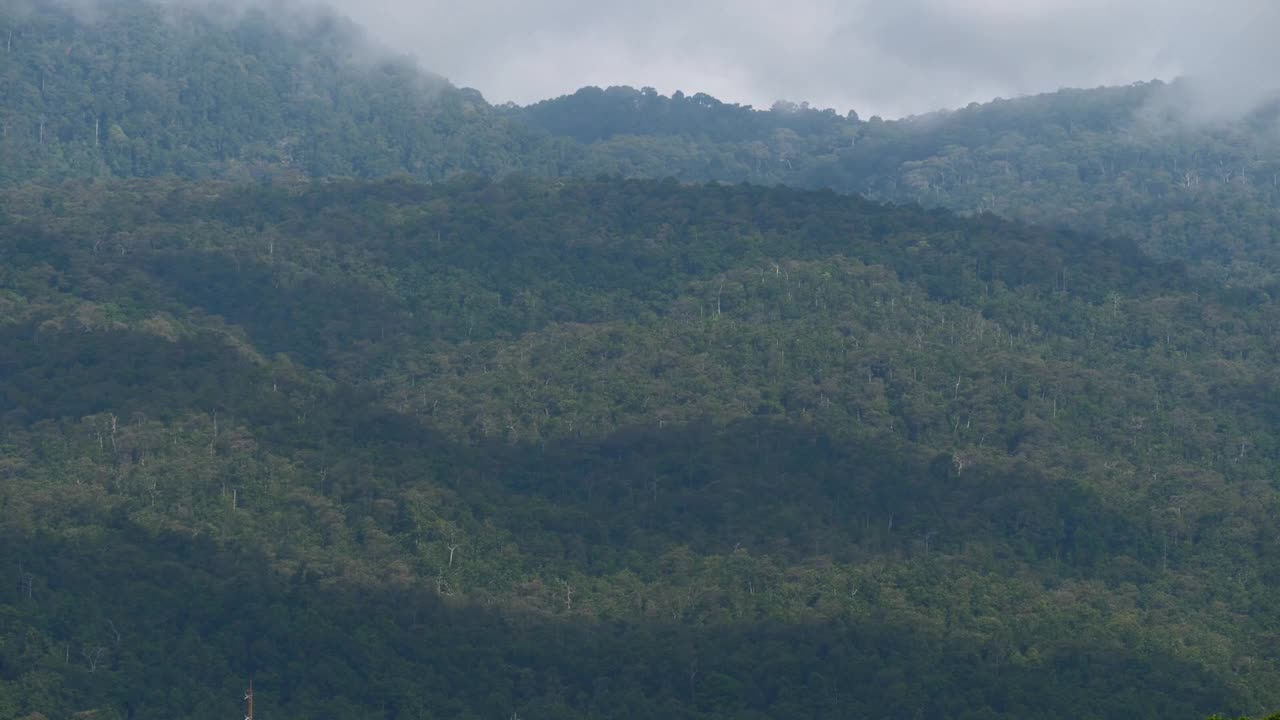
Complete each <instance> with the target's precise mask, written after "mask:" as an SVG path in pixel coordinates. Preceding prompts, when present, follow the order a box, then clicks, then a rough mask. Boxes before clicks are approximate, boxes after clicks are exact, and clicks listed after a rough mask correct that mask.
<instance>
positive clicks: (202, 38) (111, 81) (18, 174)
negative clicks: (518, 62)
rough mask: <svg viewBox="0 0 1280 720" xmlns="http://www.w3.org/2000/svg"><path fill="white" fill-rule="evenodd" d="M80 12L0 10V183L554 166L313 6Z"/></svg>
mask: <svg viewBox="0 0 1280 720" xmlns="http://www.w3.org/2000/svg"><path fill="white" fill-rule="evenodd" d="M22 5H23V4H22V3H19V6H22ZM90 7H91V9H86V8H84V7H83V6H82V4H77V3H69V4H64V3H61V2H58V1H57V0H47V1H45V2H38V3H35V4H33V5H32V6H30V7H25V9H24V7H13V6H10V5H8V4H6V6H5V7H4V8H0V43H3V52H0V152H3V159H4V161H3V163H0V183H5V182H8V183H12V182H17V181H24V180H31V179H62V178H75V177H102V176H124V177H153V176H161V175H178V176H183V177H189V178H198V177H208V176H228V177H238V178H243V179H249V178H252V177H254V176H256V175H261V174H263V173H278V172H283V171H293V172H303V173H308V174H312V175H353V176H362V177H367V176H380V175H387V174H391V173H396V172H409V173H413V174H416V175H419V176H422V177H427V178H439V177H445V176H447V175H448V174H450V173H453V172H458V171H470V172H479V173H497V172H501V171H504V170H508V169H511V168H512V167H520V168H524V169H528V170H533V171H538V172H543V173H552V174H554V173H556V172H559V168H558V167H557V166H556V165H554V164H550V165H548V166H547V167H542V166H540V164H539V162H538V160H537V159H536V158H537V157H538V156H539V152H535V151H534V150H533V149H532V146H534V145H537V142H535V141H534V139H533V138H532V137H531V135H534V134H532V133H530V132H528V131H526V130H524V129H522V128H520V127H518V126H513V125H512V124H511V123H508V122H506V121H505V120H503V119H502V118H499V117H497V116H496V115H495V114H494V111H493V109H492V108H491V107H490V106H489V105H488V104H487V103H486V102H485V101H484V99H483V98H482V97H480V95H479V93H476V92H475V91H468V90H459V89H457V88H455V87H453V86H451V85H449V84H448V83H447V82H446V81H445V80H444V79H443V78H439V77H434V76H430V75H427V74H424V73H423V72H422V71H420V70H418V69H417V68H416V67H415V66H414V65H413V64H412V63H411V62H409V61H407V60H403V59H397V58H394V57H392V56H390V55H388V54H386V53H384V52H382V51H380V50H377V49H375V48H374V47H373V46H372V45H371V44H369V43H367V42H365V41H364V40H363V38H362V35H361V33H360V31H359V30H358V29H357V28H354V27H353V26H351V25H350V24H349V23H347V22H345V21H343V20H341V19H339V18H336V17H334V16H332V15H329V14H327V13H324V12H321V11H308V12H301V11H297V12H295V13H293V14H290V15H288V16H287V18H288V19H287V26H286V25H284V24H282V22H283V21H282V16H280V15H278V14H267V13H264V12H262V11H257V10H243V11H237V10H233V9H232V8H230V7H224V6H221V5H218V4H216V3H214V2H208V3H204V2H199V1H193V2H189V3H161V4H155V3H150V2H145V1H144V0H100V1H99V2H95V3H93V4H92V5H91V6H90ZM299 13H300V14H299ZM537 135H538V137H539V138H540V140H539V141H538V142H541V143H542V144H543V145H547V144H548V143H547V140H546V138H545V136H543V135H541V134H537ZM549 144H550V145H552V146H554V145H555V143H549ZM543 152H544V154H545V155H546V157H550V151H549V150H546V151H543Z"/></svg>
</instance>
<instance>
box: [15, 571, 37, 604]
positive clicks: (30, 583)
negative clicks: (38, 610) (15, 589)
mask: <svg viewBox="0 0 1280 720" xmlns="http://www.w3.org/2000/svg"><path fill="white" fill-rule="evenodd" d="M18 583H19V585H20V586H21V588H22V594H23V595H26V596H27V599H28V600H31V599H32V598H33V595H34V593H35V585H36V576H35V575H33V574H32V573H29V572H27V571H26V570H24V569H23V568H22V563H18Z"/></svg>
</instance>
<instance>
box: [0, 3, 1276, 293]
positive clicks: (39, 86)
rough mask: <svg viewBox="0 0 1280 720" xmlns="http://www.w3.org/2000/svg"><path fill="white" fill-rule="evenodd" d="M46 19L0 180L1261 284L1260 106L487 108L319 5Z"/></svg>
mask: <svg viewBox="0 0 1280 720" xmlns="http://www.w3.org/2000/svg"><path fill="white" fill-rule="evenodd" d="M67 7H68V6H64V5H63V4H61V3H59V2H44V3H37V4H36V5H35V9H31V8H28V9H27V10H26V11H22V12H20V11H18V10H16V9H10V10H8V11H0V42H3V44H4V52H3V53H2V54H0V99H2V100H3V102H2V103H0V148H2V151H3V153H4V162H3V164H0V183H5V182H7V183H14V182H23V181H29V180H33V179H35V180H38V179H69V178H75V177H154V176H163V175H177V176H181V177H187V178H203V177H223V178H238V179H241V180H248V179H253V178H256V177H261V176H263V175H264V174H266V175H270V174H274V173H279V172H298V173H303V174H307V175H311V176H315V177H326V176H334V175H341V176H350V177H361V178H375V177H382V176H387V175H393V174H397V173H408V174H410V175H413V176H416V177H419V178H423V179H427V180H441V179H444V178H447V177H449V176H450V175H452V174H455V173H460V172H461V173H467V172H471V173H479V174H485V175H493V174H503V173H508V172H517V171H518V172H525V173H529V174H532V175H537V176H544V177H546V176H565V177H569V176H581V177H594V176H596V175H599V174H602V173H603V174H610V175H622V176H627V177H650V178H662V177H675V178H678V179H680V180H682V181H685V182H709V181H714V182H729V183H739V182H751V183H755V184H764V185H772V184H779V183H781V184H786V185H790V186H794V187H802V188H810V189H822V188H829V189H834V190H837V191H840V192H853V193H859V194H863V195H865V196H867V197H870V198H873V199H878V200H882V201H893V202H915V203H919V204H921V205H924V206H927V207H928V206H937V207H946V208H949V209H952V210H955V211H959V212H963V213H980V212H995V213H998V214H1001V215H1004V216H1007V217H1012V218H1016V219H1020V220H1025V221H1029V222H1035V223H1039V224H1045V225H1048V226H1060V225H1065V226H1069V227H1072V228H1075V229H1079V230H1085V231H1089V232H1096V233H1105V234H1107V235H1111V236H1126V237H1130V238H1133V239H1134V240H1135V241H1137V242H1138V243H1139V244H1140V245H1141V246H1142V247H1143V248H1144V249H1145V250H1146V251H1147V252H1148V253H1150V254H1152V255H1154V256H1158V257H1162V258H1166V259H1182V260H1185V261H1187V262H1189V263H1191V264H1192V265H1193V266H1195V267H1196V268H1197V269H1198V271H1199V272H1200V274H1203V275H1206V276H1210V277H1214V278H1216V279H1217V280H1219V281H1221V282H1228V283H1231V284H1234V285H1238V286H1242V287H1252V288H1260V289H1265V290H1267V291H1268V292H1274V291H1275V285H1276V283H1277V278H1276V275H1275V272H1276V268H1277V267H1278V266H1280V251H1277V250H1276V247H1277V242H1276V239H1277V238H1278V237H1280V217H1278V216H1277V211H1276V207H1277V206H1278V205H1280V202H1278V201H1280V183H1278V182H1277V177H1280V160H1277V158H1280V151H1278V148H1280V129H1278V127H1277V124H1276V112H1275V108H1274V107H1271V106H1267V107H1264V108H1261V109H1259V110H1257V111H1255V112H1253V113H1251V114H1249V115H1248V116H1246V117H1243V118H1239V119H1237V120H1235V121H1231V122H1225V121H1224V122H1220V123H1217V124H1204V123H1196V122H1192V121H1190V120H1188V119H1187V118H1188V117H1191V116H1192V115H1190V114H1188V113H1186V112H1184V111H1183V109H1184V108H1185V107H1186V106H1187V105H1188V104H1189V103H1192V102H1193V101H1194V98H1193V96H1192V94H1191V93H1190V91H1189V90H1188V88H1187V87H1186V86H1185V84H1184V83H1180V82H1174V83H1171V84H1169V83H1163V82H1158V81H1156V82H1149V83H1138V84H1135V85H1132V86H1129V87H1118V88H1099V89H1095V90H1064V91H1061V92H1058V93H1053V94H1048V95H1042V96H1038V97H1030V98H1019V99H1014V100H998V101H996V102H992V103H989V104H986V105H978V104H973V105H970V106H969V107H967V108H964V109H961V110H956V111H953V112H938V113H932V114H929V115H924V116H919V117H912V118H907V119H904V120H900V121H883V120H881V119H880V118H878V117H873V118H870V119H869V120H863V119H860V118H859V117H858V115H857V113H854V112H852V111H849V112H848V113H846V114H843V115H841V114H839V113H837V112H835V111H834V110H819V109H816V108H811V107H809V106H808V105H807V104H804V103H801V104H796V103H789V102H779V103H776V104H775V105H774V106H773V107H772V108H771V109H769V110H766V111H760V110H755V109H752V108H750V107H744V106H739V105H734V104H728V103H723V102H720V101H719V100H717V99H715V98H713V97H710V96H708V95H706V94H703V93H697V94H693V95H684V94H683V93H676V94H675V95H673V96H671V97H665V96H662V95H659V94H658V93H656V92H654V91H653V90H651V89H649V88H644V89H641V90H636V89H633V88H627V87H614V88H608V89H604V90H602V89H600V88H584V89H582V90H580V91H578V92H576V93H574V94H572V95H568V96H565V97H562V98H557V99H554V100H548V101H545V102H540V103H536V104H533V105H530V106H528V107H524V108H519V107H514V106H502V107H494V106H491V105H489V104H488V103H486V102H485V101H484V99H483V98H482V97H481V96H480V94H479V93H477V92H475V91H473V90H462V89H458V88H455V87H453V86H451V85H449V84H448V83H447V82H446V81H445V80H443V79H442V78H438V77H434V76H428V75H424V74H423V73H422V72H420V71H418V70H416V69H415V68H414V67H413V66H412V64H411V63H410V62H409V61H407V60H403V59H397V58H395V57H393V56H391V55H389V54H387V53H382V52H380V51H377V50H375V49H373V48H372V46H371V44H370V43H368V42H367V41H365V40H364V39H363V38H362V35H361V33H360V32H359V31H358V30H357V29H355V28H353V27H351V26H350V24H349V23H346V22H345V21H342V20H340V19H338V18H334V17H332V16H330V15H327V14H324V13H321V12H316V11H312V12H310V13H304V14H301V15H300V16H299V17H291V18H290V22H289V29H288V30H285V29H282V28H281V27H280V26H279V25H278V24H277V23H276V21H275V16H273V15H270V14H266V13H263V12H261V11H239V12H237V11H232V10H229V9H225V8H224V9H222V10H217V9H215V8H217V7H219V6H217V5H215V4H209V5H207V6H206V5H203V4H200V3H181V4H178V5H177V6H174V5H163V6H161V5H153V4H150V3H148V2H147V1H146V0H102V1H101V2H99V3H96V4H95V6H94V7H95V10H94V11H93V12H92V13H88V14H86V11H83V10H82V11H80V12H79V13H77V12H73V11H72V10H70V9H67ZM71 7H75V6H74V5H72V6H71ZM191 7H197V8H200V9H198V10H193V9H191ZM181 8H187V9H181Z"/></svg>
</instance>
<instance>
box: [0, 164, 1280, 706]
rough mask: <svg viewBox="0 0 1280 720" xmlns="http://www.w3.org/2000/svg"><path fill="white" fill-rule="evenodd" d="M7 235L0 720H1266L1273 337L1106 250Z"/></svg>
mask: <svg viewBox="0 0 1280 720" xmlns="http://www.w3.org/2000/svg"><path fill="white" fill-rule="evenodd" d="M0 223H2V224H0V239H2V240H0V251H2V252H3V267H4V268H5V275H4V276H3V277H2V278H0V286H2V288H3V289H2V290H0V306H2V307H3V308H4V313H3V318H4V321H3V323H4V324H3V327H2V328H0V334H3V342H0V368H3V373H0V378H2V381H0V398H3V401H0V407H4V408H6V410H5V412H4V413H3V415H2V416H0V432H3V443H4V444H3V447H4V455H3V469H2V470H0V472H3V474H4V477H5V482H4V483H3V485H0V506H3V507H4V508H5V512H4V513H3V532H4V534H5V537H6V541H5V542H4V543H3V544H2V545H0V547H2V548H3V549H2V550H0V553H2V554H3V555H4V558H3V562H4V566H5V567H8V568H11V571H12V572H13V573H14V574H13V575H12V577H13V578H14V582H13V583H10V584H7V585H6V586H5V587H4V589H3V590H2V591H0V592H3V593H4V595H3V598H4V605H3V608H4V615H3V616H2V622H3V628H4V637H5V638H6V642H5V643H4V644H3V645H0V708H3V709H4V710H5V713H4V714H6V715H10V716H13V715H16V716H18V717H22V716H23V714H25V713H30V712H34V711H39V712H42V713H44V714H45V715H46V716H48V717H60V716H64V715H69V714H70V713H73V712H79V711H84V710H89V709H100V710H101V711H102V712H103V713H105V714H104V715H103V716H104V717H112V715H111V713H116V716H119V717H130V716H136V717H170V716H182V717H210V718H212V717H221V716H223V715H225V714H226V713H229V712H234V711H235V704H236V701H237V699H238V697H239V694H238V689H239V687H240V685H241V684H242V683H243V681H244V679H245V678H246V677H248V676H249V675H253V676H254V677H255V678H256V680H255V682H256V684H257V687H258V689H259V694H260V698H261V700H260V706H259V709H260V711H261V712H262V713H263V715H264V716H265V715H266V714H267V713H268V712H270V715H271V717H297V718H303V717H312V716H314V715H316V714H329V715H332V716H336V717H347V716H352V717H354V716H356V715H357V714H358V715H360V716H362V717H368V716H369V715H370V714H372V715H374V716H378V717H388V718H397V717H421V716H433V717H435V716H438V717H475V716H491V715H495V714H503V715H510V714H511V713H513V712H517V713H519V714H520V715H521V716H522V717H524V716H547V715H553V716H556V717H633V716H634V717H654V716H658V715H661V716H667V717H691V718H693V717H708V718H710V717H735V718H737V717H753V716H759V717H802V716H803V717H809V716H817V717H847V716H851V715H853V716H858V715H867V714H879V713H891V714H895V715H896V714H912V715H914V714H917V713H919V714H921V715H923V716H927V717H968V716H972V715H974V714H975V713H977V714H981V715H983V716H995V717H1006V716H1015V715H1016V716H1026V715H1031V716H1044V717H1049V716H1060V715H1062V714H1064V713H1067V712H1072V713H1075V714H1077V715H1081V716H1085V717H1110V716H1114V715H1116V714H1120V713H1124V714H1129V715H1134V716H1138V717H1151V718H1156V717H1160V718H1165V717H1173V716H1183V717H1197V716H1205V715H1208V714H1210V713H1211V712H1213V711H1217V710H1231V711H1236V712H1240V711H1257V710H1258V709H1260V708H1264V707H1266V706H1267V705H1275V704H1277V703H1280V697H1277V696H1276V694H1275V688H1277V687H1280V683H1277V675H1278V673H1277V671H1278V670H1280V658H1278V657H1277V656H1276V654H1275V648H1276V644H1275V638H1276V635H1275V633H1276V622H1277V618H1280V607H1278V606H1277V605H1276V601H1275V596H1274V593H1273V592H1271V588H1273V587H1274V583H1275V582H1276V581H1277V578H1280V555H1277V552H1276V541H1277V538H1276V535H1275V529H1274V523H1272V522H1271V521H1270V519H1271V517H1273V516H1274V513H1275V512H1276V510H1277V500H1278V499H1280V492H1278V491H1277V488H1276V486H1275V483H1274V474H1273V472H1272V470H1271V468H1273V467H1274V463H1275V461H1276V458H1277V453H1280V448H1277V446H1276V443H1275V439H1274V436H1273V435H1272V433H1271V432H1270V429H1271V427H1273V425H1272V423H1273V422H1274V398H1275V393H1276V380H1277V377H1276V374H1275V370H1274V368H1275V367H1276V364H1275V355H1276V345H1275V342H1274V336H1273V334H1271V333H1269V332H1268V330H1267V329H1268V328H1272V327H1274V326H1275V324H1276V321H1277V318H1276V310H1275V308H1274V307H1272V306H1271V305H1270V304H1269V303H1259V302H1258V300H1257V299H1256V298H1253V297H1236V296H1233V295H1225V294H1222V293H1221V292H1220V291H1217V290H1214V289H1213V288H1212V287H1207V286H1201V285H1198V284H1197V283H1196V281H1194V280H1191V279H1189V278H1187V277H1186V276H1185V275H1183V274H1181V273H1180V272H1179V270H1178V269H1177V268H1176V267H1172V266H1161V265H1158V264H1155V263H1153V262H1152V261H1149V260H1145V259H1144V258H1143V256H1142V255H1141V253H1140V252H1139V251H1138V250H1137V248H1135V247H1133V246H1132V245H1127V244H1125V243H1123V242H1119V241H1115V240H1110V239H1105V238H1099V237H1095V236H1089V235H1080V234H1074V233H1069V232H1048V231H1044V230H1036V229H1031V228H1027V227H1025V226H1018V225H1012V224H1009V223H1007V222H1004V221H1000V220H997V219H995V218H993V217H990V216H986V217H983V218H977V219H970V220H964V219H960V218H957V217H955V216H952V215H949V214H947V213H942V212H933V211H922V210H919V209H911V208H894V207H889V206H882V205H877V204H874V203H870V202H867V201H864V200H859V199H856V198H847V197H841V196H837V195H835V194H831V193H806V192H802V191H795V190H787V189H781V188H779V189H772V190H769V189H762V188H754V187H737V188H730V187H714V186H712V187H685V186H681V185H679V184H676V183H673V182H648V181H614V180H600V181H592V182H583V181H571V182H557V183H547V182H542V181H536V180H532V179H526V178H520V177H513V178H509V179H508V180H505V181H502V182H496V183H495V182H490V181H483V180H478V179H459V180H457V181H454V182H450V183H445V184H438V185H435V186H427V185H419V184H414V183H411V182H407V181H392V182H379V183H360V182H316V183H312V182H303V181H297V180H287V179H281V180H278V181H276V182H274V183H272V184H270V185H261V184H259V185H256V186H253V187H241V186H236V185H233V184H225V183H221V182H205V183H198V184H191V183H185V182H179V181H174V180H161V181H134V182H129V183H108V184H103V183H89V184H85V183H71V184H67V185H62V186H49V187H36V186H28V187H25V188H21V189H16V190H12V191H9V192H7V193H5V194H4V195H3V199H2V200H0ZM131 714H132V715H131Z"/></svg>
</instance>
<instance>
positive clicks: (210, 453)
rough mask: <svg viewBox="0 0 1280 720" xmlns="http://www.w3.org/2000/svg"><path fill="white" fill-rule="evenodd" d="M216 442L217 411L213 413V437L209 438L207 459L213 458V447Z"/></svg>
mask: <svg viewBox="0 0 1280 720" xmlns="http://www.w3.org/2000/svg"><path fill="white" fill-rule="evenodd" d="M217 442H218V411H217V410H214V411H213V435H212V436H210V437H209V457H213V455H214V449H215V447H214V446H215V445H216V444H217Z"/></svg>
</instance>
